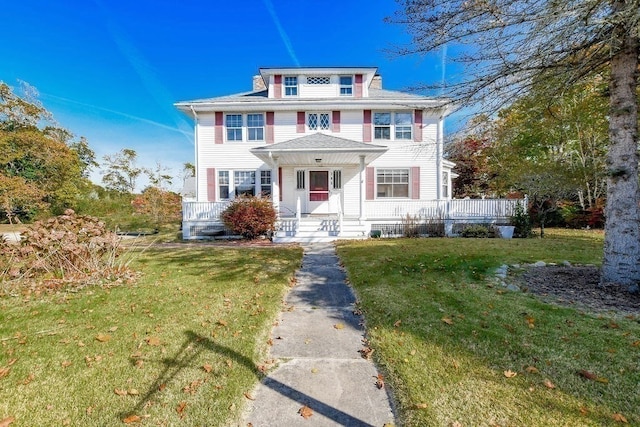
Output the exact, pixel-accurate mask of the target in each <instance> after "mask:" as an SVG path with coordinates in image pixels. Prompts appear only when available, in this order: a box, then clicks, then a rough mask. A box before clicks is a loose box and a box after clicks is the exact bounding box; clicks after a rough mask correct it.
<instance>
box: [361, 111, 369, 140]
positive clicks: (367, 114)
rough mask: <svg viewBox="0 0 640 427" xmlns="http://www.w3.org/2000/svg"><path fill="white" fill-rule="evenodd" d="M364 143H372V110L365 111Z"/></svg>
mask: <svg viewBox="0 0 640 427" xmlns="http://www.w3.org/2000/svg"><path fill="white" fill-rule="evenodd" d="M363 116H364V117H363V126H362V141H363V142H371V110H364V114H363Z"/></svg>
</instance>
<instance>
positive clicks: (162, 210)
mask: <svg viewBox="0 0 640 427" xmlns="http://www.w3.org/2000/svg"><path fill="white" fill-rule="evenodd" d="M181 201H182V199H181V197H180V195H179V194H176V193H174V192H171V191H167V190H163V189H162V188H158V187H149V188H147V189H146V190H144V191H143V192H142V194H140V195H138V196H136V197H135V198H134V199H133V200H132V201H131V205H132V206H133V209H134V211H135V212H136V213H138V214H143V215H148V216H149V217H151V219H152V220H153V221H154V222H155V223H156V224H166V223H169V222H179V221H180V219H181V218H182V212H181V209H182V204H181Z"/></svg>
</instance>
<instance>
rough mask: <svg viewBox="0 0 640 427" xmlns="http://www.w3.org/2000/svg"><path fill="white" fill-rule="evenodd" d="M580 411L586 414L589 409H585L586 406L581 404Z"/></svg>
mask: <svg viewBox="0 0 640 427" xmlns="http://www.w3.org/2000/svg"><path fill="white" fill-rule="evenodd" d="M580 413H581V414H582V415H587V414H588V413H589V409H587V407H586V406H581V407H580Z"/></svg>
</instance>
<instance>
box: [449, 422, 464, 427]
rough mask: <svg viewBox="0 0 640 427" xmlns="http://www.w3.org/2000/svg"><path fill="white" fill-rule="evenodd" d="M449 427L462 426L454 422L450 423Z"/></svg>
mask: <svg viewBox="0 0 640 427" xmlns="http://www.w3.org/2000/svg"><path fill="white" fill-rule="evenodd" d="M451 427H462V424H461V423H460V422H459V421H454V422H452V423H451Z"/></svg>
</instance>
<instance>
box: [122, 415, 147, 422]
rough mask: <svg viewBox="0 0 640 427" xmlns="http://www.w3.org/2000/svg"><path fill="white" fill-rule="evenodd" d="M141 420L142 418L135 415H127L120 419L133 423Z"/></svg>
mask: <svg viewBox="0 0 640 427" xmlns="http://www.w3.org/2000/svg"><path fill="white" fill-rule="evenodd" d="M141 420H142V419H141V418H140V417H139V416H137V415H129V416H128V417H127V418H125V419H124V420H122V422H123V423H125V424H133V423H139V422H140V421H141Z"/></svg>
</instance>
